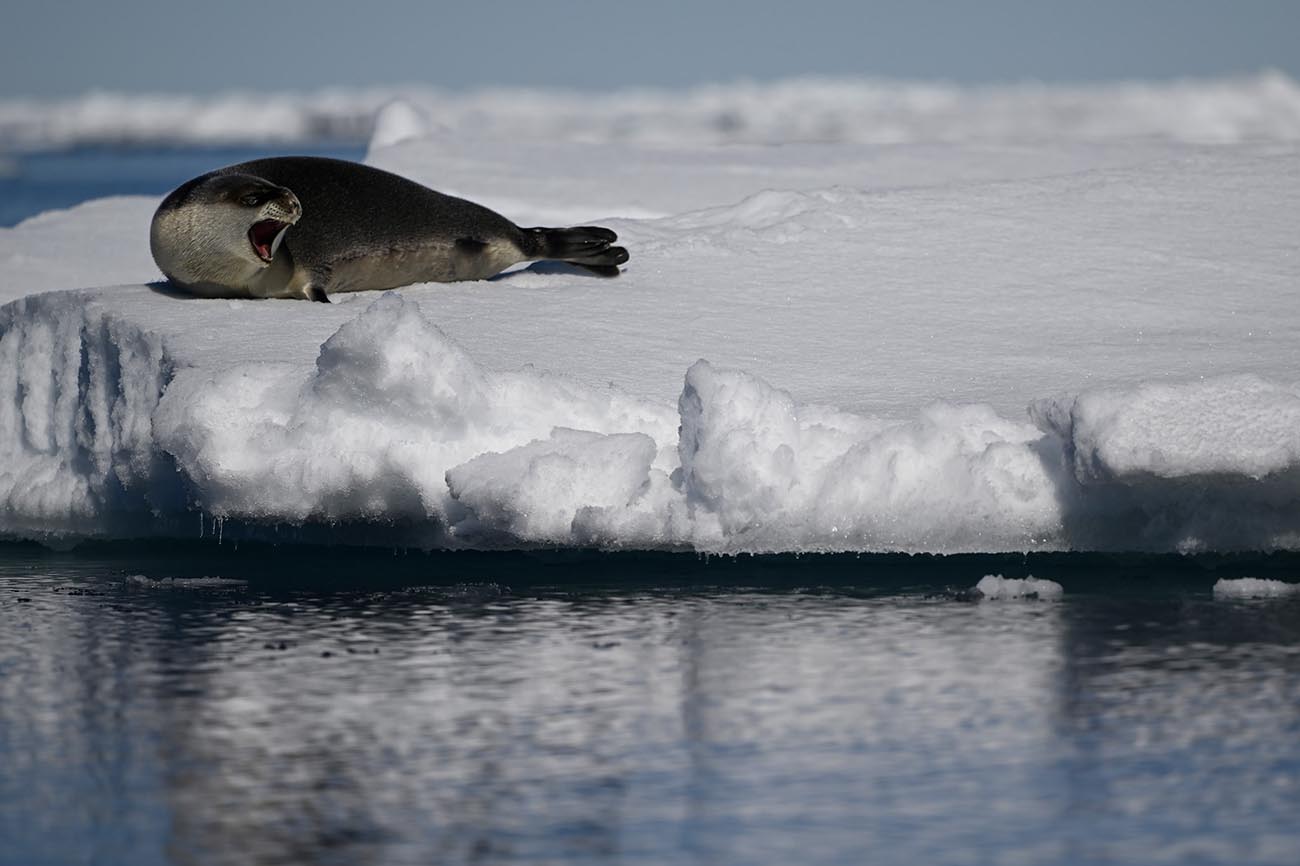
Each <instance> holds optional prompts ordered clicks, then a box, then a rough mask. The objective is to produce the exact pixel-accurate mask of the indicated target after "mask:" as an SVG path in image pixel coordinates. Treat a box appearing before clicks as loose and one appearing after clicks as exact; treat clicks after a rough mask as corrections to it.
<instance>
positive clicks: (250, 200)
mask: <svg viewBox="0 0 1300 866" xmlns="http://www.w3.org/2000/svg"><path fill="white" fill-rule="evenodd" d="M240 201H242V202H243V203H244V204H246V205H248V206H249V207H253V206H254V205H256V204H257V196H256V195H255V194H253V193H251V192H250V193H249V194H248V195H246V196H244V197H243V198H241V199H240Z"/></svg>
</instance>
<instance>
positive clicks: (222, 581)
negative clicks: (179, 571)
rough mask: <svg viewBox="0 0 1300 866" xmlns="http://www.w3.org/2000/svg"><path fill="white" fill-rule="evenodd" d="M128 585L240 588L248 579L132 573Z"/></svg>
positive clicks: (127, 581) (144, 586)
mask: <svg viewBox="0 0 1300 866" xmlns="http://www.w3.org/2000/svg"><path fill="white" fill-rule="evenodd" d="M126 584H127V586H130V587H134V588H137V589H240V588H242V587H245V586H248V581H246V580H238V579H236V578H233V577H148V576H146V575H143V574H132V575H128V576H127V578H126Z"/></svg>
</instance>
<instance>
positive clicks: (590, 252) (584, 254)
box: [524, 226, 628, 277]
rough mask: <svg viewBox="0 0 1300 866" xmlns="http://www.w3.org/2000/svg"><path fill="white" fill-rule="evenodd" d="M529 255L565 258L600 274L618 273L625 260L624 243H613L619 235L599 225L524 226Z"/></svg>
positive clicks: (543, 257) (541, 257)
mask: <svg viewBox="0 0 1300 866" xmlns="http://www.w3.org/2000/svg"><path fill="white" fill-rule="evenodd" d="M524 235H525V238H526V242H527V245H528V246H529V247H530V249H527V250H526V252H527V253H529V255H530V257H532V258H538V259H552V260H555V261H561V262H568V263H569V264H571V265H578V266H579V267H583V268H586V269H587V270H589V271H591V272H592V273H595V274H599V275H600V276H602V277H614V276H618V266H619V265H621V264H623V263H624V262H626V261H627V260H628V252H627V249H625V248H624V247H616V246H612V244H613V243H614V241H616V240H618V235H616V234H615V233H614V232H612V231H610V230H609V229H607V228H603V227H601V226H576V227H574V228H567V229H548V228H532V229H524Z"/></svg>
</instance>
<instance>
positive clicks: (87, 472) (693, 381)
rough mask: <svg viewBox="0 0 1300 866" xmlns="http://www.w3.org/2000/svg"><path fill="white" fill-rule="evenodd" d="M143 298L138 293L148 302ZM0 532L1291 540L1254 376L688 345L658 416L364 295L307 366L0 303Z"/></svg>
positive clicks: (53, 302)
mask: <svg viewBox="0 0 1300 866" xmlns="http://www.w3.org/2000/svg"><path fill="white" fill-rule="evenodd" d="M144 291H147V290H144ZM0 362H2V363H0V369H3V370H4V371H5V377H4V379H3V380H0V407H3V411H0V443H3V445H4V448H5V451H4V462H3V471H0V497H2V498H3V502H4V505H5V507H4V511H3V516H2V517H0V521H2V524H3V528H4V531H5V532H6V534H9V535H17V536H29V537H38V538H39V537H43V538H54V537H61V536H74V537H75V536H81V535H119V534H128V535H129V534H136V533H139V534H154V533H163V534H176V533H181V534H186V535H188V534H192V533H193V532H194V521H193V516H194V514H195V513H196V512H197V513H203V514H206V515H209V516H210V517H214V518H221V519H234V520H238V521H241V522H243V523H245V524H261V525H275V524H289V525H302V524H324V525H354V526H367V527H369V528H370V529H371V530H372V533H373V537H374V538H376V539H381V538H387V539H389V540H392V539H399V540H406V541H412V540H418V542H419V543H424V544H432V545H439V546H453V547H459V546H487V547H494V546H502V545H506V546H515V545H521V544H522V545H533V544H542V545H583V546H587V545H596V546H603V547H636V548H674V549H678V548H687V549H697V550H706V551H742V550H743V551H772V550H903V551H935V552H953V551H972V550H973V551H1003V550H1025V549H1034V548H1066V547H1087V548H1102V549H1106V548H1137V549H1157V550H1166V549H1197V548H1202V547H1207V546H1208V547H1216V548H1234V547H1243V546H1245V547H1265V548H1268V547H1277V546H1287V547H1290V546H1295V545H1296V544H1297V541H1298V540H1300V539H1297V536H1296V533H1295V528H1296V526H1297V525H1300V523H1298V521H1300V486H1297V484H1296V480H1295V479H1296V478H1297V477H1298V475H1300V470H1298V469H1297V467H1298V465H1300V459H1298V457H1297V455H1300V448H1297V442H1295V441H1292V440H1294V439H1295V437H1296V433H1295V430H1296V425H1295V424H1294V420H1295V416H1296V414H1297V409H1296V407H1297V405H1300V394H1297V392H1296V391H1295V390H1294V389H1291V388H1287V387H1284V386H1282V385H1279V384H1276V383H1269V382H1266V381H1264V380H1261V379H1258V378H1250V379H1246V380H1242V379H1239V378H1229V379H1222V380H1217V381H1210V382H1195V383H1191V384H1186V385H1181V386H1178V385H1162V386H1141V387H1139V388H1136V389H1132V390H1106V391H1093V392H1087V393H1084V394H1081V395H1079V396H1077V397H1073V398H1063V399H1060V400H1057V401H1044V402H1042V403H1040V404H1037V405H1036V406H1035V408H1034V413H1033V414H1034V417H1035V418H1036V419H1037V420H1038V422H1039V425H1040V426H1038V427H1035V426H1034V425H1031V424H1027V423H1023V422H1015V421H1010V420H1007V419H1005V418H1003V417H1001V416H999V415H998V414H997V413H996V412H994V411H993V410H992V409H991V408H990V407H987V406H979V405H966V406H957V405H951V404H942V403H940V404H934V405H932V406H930V407H928V408H926V409H924V410H923V411H922V412H920V414H919V415H917V416H916V417H915V418H913V419H911V420H906V421H888V420H884V419H879V418H869V417H864V416H860V415H852V414H847V413H842V412H837V411H834V410H830V409H827V408H824V407H819V406H815V405H804V404H800V403H798V402H797V401H796V400H795V399H794V398H793V397H792V396H791V395H790V394H788V393H786V392H784V391H781V390H780V389H777V388H774V387H772V386H771V385H770V384H768V383H766V382H764V381H762V380H760V379H758V378H756V377H754V376H751V375H749V374H746V373H744V372H742V371H738V370H725V369H718V368H715V367H714V366H713V365H711V364H710V363H708V362H707V361H699V362H698V363H696V364H694V365H692V366H691V367H690V369H689V370H687V372H686V375H685V378H684V384H683V388H682V392H681V395H680V398H679V401H678V406H677V411H676V412H675V413H674V412H672V411H671V408H669V407H662V406H658V405H656V404H654V403H651V402H648V401H643V400H638V399H635V398H632V397H629V396H627V395H625V394H622V393H620V392H618V391H616V390H613V389H608V388H606V389H593V388H589V387H587V386H583V385H580V384H578V383H575V382H573V381H569V380H566V379H564V378H561V377H554V376H547V375H541V374H537V373H530V372H515V373H509V372H501V371H496V370H492V369H489V368H486V367H484V366H483V365H480V364H479V363H477V362H476V361H475V360H474V359H473V358H471V357H470V356H469V355H468V354H467V353H466V352H465V351H464V350H463V349H461V348H460V347H458V346H457V345H456V344H455V343H454V342H453V341H451V340H450V339H449V338H448V337H447V336H446V335H445V334H443V333H442V332H441V330H440V329H439V328H438V327H437V325H436V324H434V323H433V322H432V321H431V320H430V318H429V316H428V314H427V313H426V312H425V310H424V309H423V307H422V305H421V304H419V303H417V302H416V301H414V300H410V299H405V298H403V297H402V295H400V294H398V293H389V294H386V295H383V296H381V297H379V298H377V299H375V300H373V302H371V303H369V305H368V306H365V308H364V309H363V310H362V311H361V312H360V314H359V315H357V316H356V317H355V318H353V319H351V320H349V321H346V322H345V323H344V324H343V325H342V326H341V327H340V328H339V329H338V330H337V331H336V332H335V333H334V334H333V335H332V336H330V337H329V338H328V339H327V340H325V341H324V343H323V344H322V345H321V346H320V349H319V353H318V356H317V357H316V359H315V363H314V365H312V366H310V367H304V366H300V365H296V364H290V363H284V364H268V363H262V362H257V363H251V364H238V363H236V364H233V365H232V366H230V367H228V368H226V369H223V370H220V371H215V372H214V371H212V370H206V369H203V368H201V367H195V366H183V365H181V366H178V365H177V363H176V361H175V359H174V358H173V357H172V356H170V355H169V353H168V351H167V348H166V346H165V341H164V340H162V339H160V338H159V337H158V336H157V335H156V334H150V333H147V332H146V331H143V330H141V329H140V327H139V326H138V325H133V324H131V323H127V322H123V321H120V320H118V319H116V318H115V317H114V315H112V313H111V312H110V310H109V307H108V306H107V305H106V304H105V303H104V302H103V301H102V300H97V299H96V298H95V296H93V295H90V294H87V293H51V294H45V295H38V296H33V297H30V298H25V299H22V300H19V301H16V302H13V303H11V304H9V305H7V306H6V307H4V308H3V309H2V310H0Z"/></svg>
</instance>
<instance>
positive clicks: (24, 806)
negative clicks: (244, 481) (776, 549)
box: [0, 541, 1300, 866]
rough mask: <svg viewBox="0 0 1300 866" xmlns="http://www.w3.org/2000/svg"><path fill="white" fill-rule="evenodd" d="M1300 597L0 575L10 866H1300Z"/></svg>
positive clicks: (326, 567) (433, 557) (753, 575)
mask: <svg viewBox="0 0 1300 866" xmlns="http://www.w3.org/2000/svg"><path fill="white" fill-rule="evenodd" d="M1297 570H1300V559H1298V558H1296V557H1294V556H1292V557H1276V556H1274V557H1262V558H1260V557H1254V558H1251V557H1245V558H1243V557H1201V558H1179V557H1158V558H1134V557H1127V558H1124V557H1120V558H1114V557H1088V556H1033V557H1029V558H1025V557H1020V556H1014V557H949V558H935V557H906V556H862V557H858V556H830V557H826V556H813V557H740V558H736V559H731V558H700V557H695V556H690V555H632V554H628V555H623V554H619V555H612V554H603V555H602V554H589V553H560V552H549V553H539V554H522V553H520V554H510V553H500V554H468V553H457V554H427V555H426V554H394V553H391V552H376V551H364V550H350V549H344V548H310V547H308V548H293V547H273V546H266V545H252V544H244V545H242V546H234V545H231V544H230V543H229V542H227V543H226V544H224V545H220V546H219V545H218V544H217V543H216V542H215V541H213V542H196V543H194V544H188V545H160V544H156V543H155V544H151V545H144V546H141V545H136V544H117V545H111V546H107V547H90V548H81V549H78V550H77V551H74V552H72V553H55V552H51V551H47V550H44V549H42V548H39V547H36V546H26V545H7V546H0V768H3V769H2V771H0V839H2V840H3V845H0V863H4V864H15V866H17V864H26V866H38V864H64V863H111V864H117V863H121V864H161V863H178V864H313V863H321V864H368V863H373V864H417V863H420V864H423V863H444V864H454V863H489V864H492V863H501V864H510V863H532V864H582V863H590V864H606V863H611V864H645V866H651V864H676V863H689V864H788V863H807V864H840V863H844V864H859V863H870V864H973V863H991V864H1002V863H1006V864H1016V863H1023V864H1103V863H1131V864H1155V863H1196V864H1203V863H1222V864H1235V866H1241V864H1257V863H1258V864H1265V863H1267V864H1292V863H1297V862H1300V822H1297V820H1296V817H1297V814H1300V812H1297V803H1300V598H1297V597H1292V598H1290V599H1273V600H1231V599H1225V598H1222V597H1217V598H1216V597H1215V595H1214V594H1213V592H1212V587H1213V585H1214V583H1215V581H1216V580H1217V579H1218V578H1220V577H1239V576H1243V575H1252V576H1258V577H1272V578H1279V577H1280V578H1289V579H1292V580H1294V579H1295V577H1296V576H1297ZM988 573H1002V574H1005V575H1007V576H1022V577H1023V576H1025V575H1027V574H1031V573H1032V574H1034V575H1035V576H1038V577H1043V578H1049V579H1054V580H1056V581H1058V582H1059V583H1061V584H1062V585H1063V586H1064V588H1065V593H1064V596H1063V597H1062V598H1061V599H1060V600H1056V601H1049V600H1034V599H1019V600H1012V599H1006V600H987V599H986V600H979V599H978V598H977V597H976V596H974V595H973V594H972V593H970V592H969V591H968V590H969V589H970V588H971V587H973V586H974V585H975V584H976V583H977V582H978V580H979V579H980V578H981V577H982V576H983V575H984V574H988Z"/></svg>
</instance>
